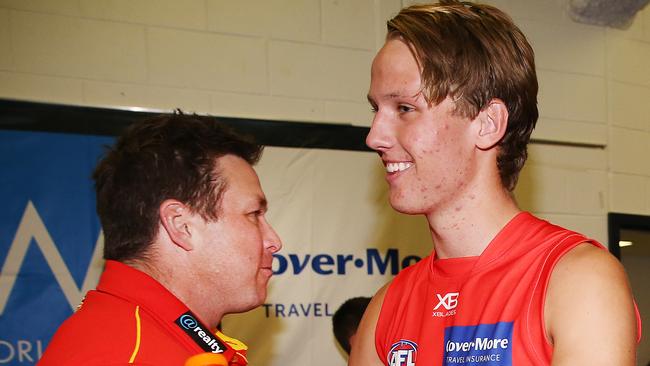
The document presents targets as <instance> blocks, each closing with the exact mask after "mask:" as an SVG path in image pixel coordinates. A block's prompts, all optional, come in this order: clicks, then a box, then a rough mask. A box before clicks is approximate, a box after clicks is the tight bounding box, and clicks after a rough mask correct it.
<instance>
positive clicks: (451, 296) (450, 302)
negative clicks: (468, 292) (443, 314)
mask: <svg viewBox="0 0 650 366" xmlns="http://www.w3.org/2000/svg"><path fill="white" fill-rule="evenodd" d="M436 296H437V297H438V305H436V307H435V308H433V310H438V308H439V307H440V306H442V307H444V308H445V309H446V310H452V309H455V308H456V306H458V292H450V293H447V294H445V296H444V297H443V296H441V295H440V294H436Z"/></svg>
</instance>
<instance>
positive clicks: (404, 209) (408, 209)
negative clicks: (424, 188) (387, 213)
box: [390, 197, 424, 215]
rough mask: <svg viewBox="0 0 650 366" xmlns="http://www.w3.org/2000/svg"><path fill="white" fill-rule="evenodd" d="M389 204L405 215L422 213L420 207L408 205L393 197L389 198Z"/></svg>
mask: <svg viewBox="0 0 650 366" xmlns="http://www.w3.org/2000/svg"><path fill="white" fill-rule="evenodd" d="M390 206H391V207H392V208H393V210H395V211H397V212H399V213H402V214H405V215H420V214H423V213H424V212H423V210H422V207H419V206H415V205H409V204H408V203H406V202H404V201H402V200H398V199H393V198H392V197H391V199H390Z"/></svg>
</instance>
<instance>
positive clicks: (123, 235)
mask: <svg viewBox="0 0 650 366" xmlns="http://www.w3.org/2000/svg"><path fill="white" fill-rule="evenodd" d="M261 153H262V147H261V146H259V145H256V144H255V143H253V142H251V141H250V140H248V139H245V138H242V137H240V136H238V135H237V134H235V133H234V132H232V131H231V130H230V129H229V128H228V127H227V126H225V125H224V124H222V123H220V122H218V121H217V120H216V119H215V118H211V117H202V116H197V115H184V114H182V113H180V112H179V113H174V114H165V115H159V116H156V117H151V118H148V119H145V120H143V121H140V122H137V123H134V124H132V125H131V126H129V127H128V128H127V129H126V130H125V132H124V134H123V135H122V136H121V137H119V138H118V139H117V142H116V143H115V145H114V146H113V147H112V148H110V149H109V150H108V152H107V154H106V156H105V157H104V158H103V159H102V160H101V161H100V162H99V164H98V165H97V168H96V169H95V171H94V173H93V179H94V180H95V191H96V194H97V213H98V214H99V219H100V221H101V224H102V228H103V230H104V258H105V259H112V260H118V261H127V260H141V259H144V258H146V256H147V249H148V248H149V246H150V244H151V243H152V242H153V240H154V238H155V236H156V235H157V232H158V225H159V213H158V210H159V207H160V204H161V203H162V202H163V201H165V200H166V199H176V200H178V201H180V202H183V203H184V204H186V205H187V206H188V207H189V208H190V209H191V210H192V211H194V212H195V213H198V214H200V215H201V216H202V217H203V218H205V219H206V220H216V219H217V216H218V211H219V210H218V208H219V203H220V199H221V195H222V193H223V192H224V189H225V187H226V182H225V181H224V179H223V178H222V176H221V174H220V170H219V167H218V165H217V164H216V159H217V158H219V157H222V156H224V155H229V154H230V155H235V156H238V157H240V158H242V159H244V160H246V161H247V162H248V163H249V164H251V165H253V164H255V163H256V162H257V161H258V160H259V157H260V155H261Z"/></svg>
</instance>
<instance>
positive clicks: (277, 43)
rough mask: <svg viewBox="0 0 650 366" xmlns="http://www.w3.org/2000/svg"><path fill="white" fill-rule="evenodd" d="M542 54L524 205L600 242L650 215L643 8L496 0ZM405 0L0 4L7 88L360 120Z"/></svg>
mask: <svg viewBox="0 0 650 366" xmlns="http://www.w3.org/2000/svg"><path fill="white" fill-rule="evenodd" d="M489 2H490V3H492V4H494V5H496V6H498V7H500V8H502V9H504V10H505V11H506V12H508V13H509V14H511V15H512V17H513V18H514V20H515V21H516V23H517V24H519V25H520V27H521V28H522V30H523V31H524V32H525V33H526V34H527V36H528V37H529V39H530V41H531V43H532V44H533V47H534V48H535V51H536V61H537V67H538V74H539V81H540V95H539V105H540V112H541V117H540V121H539V123H538V128H537V129H536V131H535V132H534V137H535V138H537V139H540V140H548V141H555V142H562V143H570V144H576V143H577V144H590V145H600V146H602V148H589V147H569V146H555V145H542V144H535V145H532V146H531V148H530V161H529V164H528V165H527V167H526V168H525V170H524V171H523V172H522V177H521V180H520V185H519V187H518V189H517V190H516V196H517V199H518V200H519V202H520V204H521V206H522V207H523V208H525V209H528V210H531V211H533V212H535V213H537V214H539V215H541V216H544V217H547V218H549V219H551V220H553V221H555V222H557V223H559V224H562V225H566V226H569V227H571V228H574V229H576V230H580V231H583V232H585V233H587V234H588V235H590V236H593V237H595V238H596V239H599V240H601V241H603V242H606V239H607V232H606V227H607V226H606V214H607V212H610V211H616V212H624V213H634V214H645V215H650V162H649V161H648V159H650V112H648V110H647V108H646V105H647V104H648V103H649V102H650V66H648V65H650V62H649V61H648V60H650V9H645V10H643V11H641V12H640V13H639V14H638V15H637V17H636V19H635V20H634V22H633V24H632V25H631V27H630V28H629V29H627V30H614V29H610V28H604V27H598V26H590V25H584V24H578V23H576V22H574V21H573V20H571V19H570V18H569V17H568V15H567V10H566V9H567V4H568V0H548V1H538V0H491V1H489ZM410 3H412V1H408V0H257V1H248V2H238V1H222V0H187V1H174V0H165V1H161V0H139V1H132V0H57V1H50V0H0V50H1V51H0V98H10V99H22V100H35V101H47V102H54V103H65V104H80V105H93V106H108V107H116V106H118V107H140V108H150V109H159V110H171V109H173V108H178V107H180V108H182V109H184V110H186V111H192V112H197V113H207V114H212V115H221V116H237V117H249V118H262V119H275V120H290V121H316V122H325V123H353V124H357V125H362V126H368V125H369V124H370V121H371V114H370V108H369V107H368V105H367V103H366V101H365V95H366V93H367V88H368V84H369V68H370V63H371V61H372V58H373V56H374V53H375V51H376V50H377V49H378V47H380V46H381V44H382V43H383V37H384V34H385V21H386V19H388V18H389V17H391V16H392V15H393V14H395V13H396V12H397V11H398V10H399V8H400V7H401V6H403V5H408V4H410Z"/></svg>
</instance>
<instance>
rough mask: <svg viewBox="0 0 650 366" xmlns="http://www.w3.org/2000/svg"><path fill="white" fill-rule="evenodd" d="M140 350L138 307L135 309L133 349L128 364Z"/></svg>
mask: <svg viewBox="0 0 650 366" xmlns="http://www.w3.org/2000/svg"><path fill="white" fill-rule="evenodd" d="M139 350H140V306H136V307H135V348H134V349H133V354H131V358H130V359H129V363H131V364H132V363H133V361H134V360H135V356H137V355H138V351H139Z"/></svg>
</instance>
